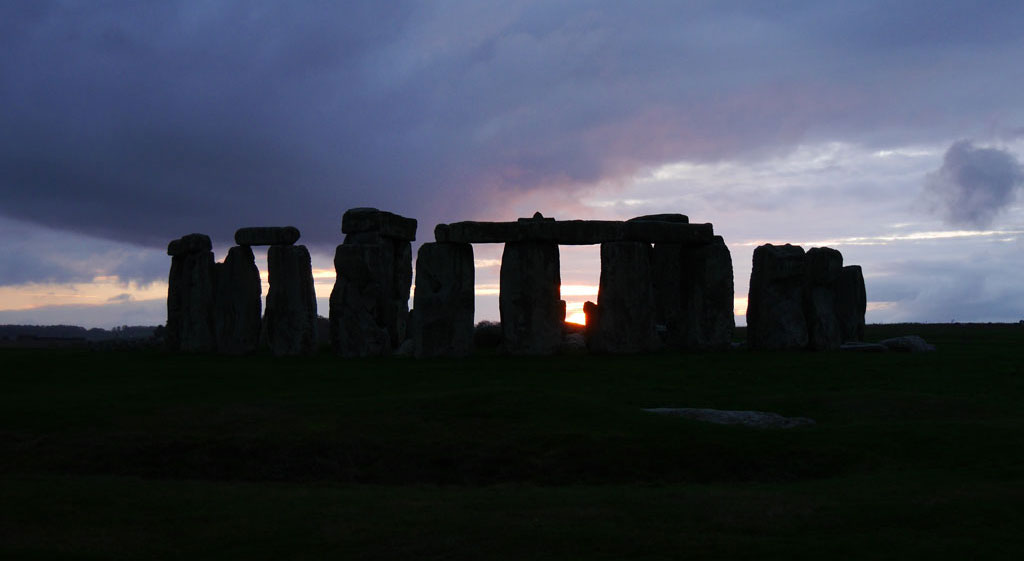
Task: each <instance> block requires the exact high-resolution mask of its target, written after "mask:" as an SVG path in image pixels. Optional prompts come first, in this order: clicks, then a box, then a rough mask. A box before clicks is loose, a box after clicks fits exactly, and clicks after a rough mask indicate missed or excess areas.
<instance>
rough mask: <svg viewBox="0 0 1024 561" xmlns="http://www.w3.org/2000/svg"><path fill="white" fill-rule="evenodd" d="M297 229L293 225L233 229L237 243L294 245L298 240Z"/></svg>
mask: <svg viewBox="0 0 1024 561" xmlns="http://www.w3.org/2000/svg"><path fill="white" fill-rule="evenodd" d="M300 235H301V234H299V229H298V228H296V227H295V226H255V227H252V228H239V229H238V230H236V231H235V243H236V244H238V245H295V242H297V241H299V236H300Z"/></svg>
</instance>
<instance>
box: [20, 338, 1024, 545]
mask: <svg viewBox="0 0 1024 561" xmlns="http://www.w3.org/2000/svg"><path fill="white" fill-rule="evenodd" d="M907 333H917V334H920V335H922V336H924V337H925V338H926V339H928V340H929V341H930V342H933V343H935V344H936V345H937V346H938V348H939V350H938V351H937V352H935V353H926V354H897V353H886V354H856V353H751V352H730V353H693V354H679V353H662V354H654V355H647V356H633V357H599V356H560V357H546V358H513V357H501V356H493V355H492V356H488V355H482V356H477V357H473V358H470V359H467V360H422V361H416V360H407V359H406V360H403V359H381V360H341V359H337V358H334V357H331V356H328V355H321V356H316V357H309V358H301V359H274V358H272V357H268V356H254V357H243V358H231V357H219V356H175V355H167V354H163V353H159V352H118V353H91V352H76V351H62V352H57V351H49V352H46V351H13V350H5V351H3V352H2V353H0V361H2V362H0V364H3V374H2V375H0V382H2V384H3V391H2V392H0V505H2V507H0V558H5V559H6V558H40V559H43V558H69V559H70V558H75V559H92V558H96V559H99V558H112V557H113V558H166V559H170V558H206V559H222V558H226V557H245V558H250V559H281V558H323V557H325V556H336V557H344V558H354V559H382V558H391V557H409V556H413V557H416V558H422V559H479V558H506V559H522V558H526V557H529V558H551V559H555V558H558V559H565V558H577V557H588V558H592V559H617V558H625V557H630V558H648V559H676V558H681V557H686V558H723V559H724V558H736V557H758V558H821V557H822V556H823V555H828V556H834V557H841V558H850V557H860V558H897V557H901V558H905V557H925V556H927V557H932V558H963V557H972V558H982V557H984V558H999V557H1005V558H1017V557H1019V555H1020V554H1021V552H1024V485H1022V483H1024V412H1022V404H1024V371H1022V367H1021V358H1022V356H1024V351H1022V349H1024V345H1022V343H1024V327H1021V326H1017V325H914V326H906V325H904V326H870V327H869V333H868V338H869V339H878V338H882V337H886V336H889V335H896V334H907ZM665 406H677V407H713V408H721V409H753V410H761V411H773V412H777V413H781V414H783V415H791V416H804V417H811V418H813V419H815V420H816V421H817V424H816V425H815V426H813V427H807V428H799V429H792V430H755V429H748V428H741V427H726V426H717V425H708V424H704V423H699V422H695V421H689V420H685V419H680V418H670V417H661V416H656V415H651V414H648V413H644V412H642V411H641V408H644V407H665Z"/></svg>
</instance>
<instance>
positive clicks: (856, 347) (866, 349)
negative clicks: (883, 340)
mask: <svg viewBox="0 0 1024 561" xmlns="http://www.w3.org/2000/svg"><path fill="white" fill-rule="evenodd" d="M839 350H841V351H850V352H857V353H884V352H885V351H888V350H889V349H888V347H886V346H885V345H880V344H878V343H859V342H853V343H843V344H842V345H839Z"/></svg>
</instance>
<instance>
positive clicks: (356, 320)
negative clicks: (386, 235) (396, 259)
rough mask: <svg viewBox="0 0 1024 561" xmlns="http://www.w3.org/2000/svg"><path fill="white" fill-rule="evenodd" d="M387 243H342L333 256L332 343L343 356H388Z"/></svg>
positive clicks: (389, 347)
mask: <svg viewBox="0 0 1024 561" xmlns="http://www.w3.org/2000/svg"><path fill="white" fill-rule="evenodd" d="M389 249H390V246H389V245H387V244H373V245H362V244H342V245H339V246H338V247H337V249H336V250H335V253H334V268H335V270H336V271H337V273H338V277H337V280H336V281H335V283H334V290H332V291H331V317H330V320H331V344H332V346H333V347H334V351H335V352H336V353H338V354H340V355H342V356H348V357H365V356H380V355H386V354H388V353H389V352H390V351H391V335H390V333H389V331H388V328H387V326H386V325H384V323H385V322H384V318H385V317H386V316H387V312H386V309H385V307H386V306H387V305H388V300H389V299H388V292H389V289H390V286H389V284H390V283H388V282H387V281H388V280H389V279H390V277H389V275H387V274H381V272H382V271H384V270H386V269H387V267H386V266H385V263H387V262H388V261H389V260H390V251H388V250H389Z"/></svg>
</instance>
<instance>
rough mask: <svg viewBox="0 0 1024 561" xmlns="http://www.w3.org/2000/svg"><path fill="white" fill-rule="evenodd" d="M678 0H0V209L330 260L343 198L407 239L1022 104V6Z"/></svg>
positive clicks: (158, 243)
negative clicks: (240, 234)
mask: <svg viewBox="0 0 1024 561" xmlns="http://www.w3.org/2000/svg"><path fill="white" fill-rule="evenodd" d="M687 4H689V5H686V6H684V5H683V4H681V3H678V2H645V3H643V4H641V5H637V4H635V3H622V2H589V1H588V2H560V3H552V2H540V3H535V2H495V3H484V2H478V1H475V0H473V1H468V0H467V1H465V2H459V1H456V2H451V3H447V4H443V5H442V4H440V3H422V2H344V3H337V2H302V3H300V4H295V3H284V2H269V1H230V0H225V1H222V2H199V1H196V2H184V1H179V2H172V1H168V2H157V3H143V4H140V3H138V2H131V1H112V2H105V3H102V4H95V3H63V2H43V1H40V2H18V3H3V4H0V47H2V48H3V50H4V53H5V56H4V57H0V106H3V107H6V108H17V110H16V111H14V110H11V111H3V112H0V213H3V214H4V215H6V216H9V217H15V218H18V219H20V220H28V221H33V222H36V223H38V224H42V225H45V226H47V227H50V228H59V229H63V230H70V231H73V232H78V233H83V234H87V235H90V236H97V237H103V238H108V239H113V240H118V241H122V242H131V243H137V244H142V245H145V246H147V247H151V248H162V247H163V246H164V245H165V244H166V242H167V241H168V240H169V239H171V238H174V237H177V236H180V235H181V234H183V233H187V232H192V231H202V232H206V233H209V234H211V235H212V236H213V237H214V240H215V243H224V242H225V241H228V240H230V239H231V235H232V233H233V231H234V229H235V228H237V227H240V226H244V225H259V224H294V225H296V226H298V227H299V228H300V229H301V230H302V232H303V238H302V239H303V241H304V242H305V243H307V244H309V245H311V246H313V247H314V248H319V249H320V250H321V251H323V252H325V253H329V248H330V247H331V246H333V245H334V244H336V243H338V241H339V239H340V233H339V232H338V229H339V221H340V215H341V213H342V212H343V211H344V209H346V208H349V207H353V206H379V207H384V208H388V209H390V210H394V211H397V212H401V213H403V214H407V215H411V216H415V217H417V218H419V219H420V220H421V224H422V229H421V236H420V237H421V239H422V238H428V237H429V228H430V227H431V226H432V225H433V224H434V223H435V222H437V221H440V220H456V219H467V218H473V217H474V214H476V213H480V212H485V211H491V210H493V209H495V208H502V207H501V206H499V205H500V204H501V202H502V200H503V197H505V196H515V195H517V194H519V193H523V192H527V191H531V190H538V189H540V190H542V189H562V190H566V189H574V188H576V187H579V186H584V185H588V184H593V183H596V182H599V181H604V180H609V179H612V180H614V179H617V178H621V177H624V176H628V175H630V174H633V173H635V172H636V171H637V170H640V169H643V168H645V167H648V166H653V165H658V164H661V163H665V162H668V161H675V160H690V161H716V160H723V159H742V158H755V157H761V156H763V155H764V154H766V153H773V152H779V151H786V150H788V149H790V148H791V147H793V146H794V145H796V144H797V143H800V142H804V141H814V140H829V139H843V140H848V141H853V142H861V143H865V144H871V143H882V144H885V143H891V142H893V141H894V140H899V141H904V140H906V141H910V140H922V139H927V140H932V139H934V138H936V137H939V138H954V137H956V136H960V135H963V134H964V131H963V130H961V128H962V127H963V126H964V125H963V124H964V123H969V124H970V125H969V126H975V125H974V124H975V123H988V122H990V121H992V120H993V119H995V118H998V119H1001V120H1005V121H1008V123H1007V126H1008V127H1012V126H1019V124H1020V123H1022V122H1024V110H1022V108H1021V105H1020V103H1019V100H1018V99H1017V95H1016V92H1018V91H1020V89H1021V86H1024V84H1022V83H1020V82H1021V77H1020V73H1019V72H1016V68H1017V67H1018V64H1019V63H1018V61H1019V60H1020V58H1021V56H1022V55H1024V37H1022V36H1021V35H1020V34H1019V33H1018V32H1017V29H1016V27H1015V23H1016V22H1019V21H1021V19H1022V16H1024V5H1022V4H1016V3H1006V5H1004V6H1000V7H988V8H986V9H985V10H978V9H976V8H975V7H974V5H973V3H969V2H963V3H943V4H942V5H941V6H938V5H935V4H934V3H933V2H924V3H918V2H901V3H899V5H892V4H891V3H888V2H885V3H872V2H848V3H847V2H837V3H828V4H826V3H821V2H808V3H801V2H795V3H785V4H784V5H783V6H775V5H773V6H771V7H767V6H765V7H760V6H759V5H756V4H755V5H754V6H753V7H751V6H749V5H746V6H742V5H741V4H736V5H733V4H732V3H729V2H706V3H687ZM951 22H955V25H953V24H952V23H951ZM908 69H913V71H912V72H908V71H907V70H908ZM979 84H980V86H979ZM495 212H498V211H495Z"/></svg>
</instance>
